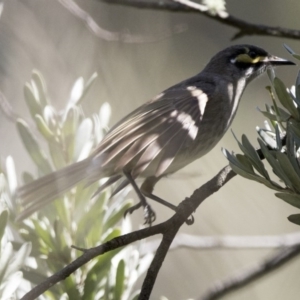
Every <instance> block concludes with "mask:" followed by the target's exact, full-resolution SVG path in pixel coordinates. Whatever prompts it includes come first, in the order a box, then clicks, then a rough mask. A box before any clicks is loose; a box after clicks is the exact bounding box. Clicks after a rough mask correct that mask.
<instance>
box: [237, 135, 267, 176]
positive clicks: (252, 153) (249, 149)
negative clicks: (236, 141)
mask: <svg viewBox="0 0 300 300" xmlns="http://www.w3.org/2000/svg"><path fill="white" fill-rule="evenodd" d="M242 144H243V146H244V148H245V150H246V153H245V154H246V155H247V156H248V157H249V158H250V159H251V162H252V164H253V166H254V167H255V169H256V170H257V171H258V172H259V173H260V174H261V175H262V176H264V177H265V178H266V179H270V178H269V174H268V172H267V170H266V169H265V166H264V164H263V163H262V161H261V160H260V158H259V156H258V154H257V152H256V150H255V148H254V147H253V146H252V145H251V143H250V142H249V140H248V138H247V136H246V135H244V134H243V135H242Z"/></svg>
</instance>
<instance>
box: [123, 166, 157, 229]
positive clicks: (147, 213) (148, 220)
mask: <svg viewBox="0 0 300 300" xmlns="http://www.w3.org/2000/svg"><path fill="white" fill-rule="evenodd" d="M123 173H124V175H125V176H126V178H127V179H128V181H129V182H130V184H131V185H132V187H133V189H134V190H135V192H136V194H137V195H138V197H139V199H140V202H139V203H138V204H136V205H133V206H132V207H130V208H129V209H127V210H126V211H125V214H124V215H125V216H126V214H127V213H130V214H131V213H133V212H134V211H135V210H137V209H138V208H140V207H141V206H143V207H144V218H145V224H149V225H150V226H151V224H152V223H153V222H154V221H155V219H156V215H155V212H154V211H153V210H152V208H151V206H150V205H149V204H148V203H147V201H146V198H145V196H144V195H143V194H142V193H141V190H140V189H139V187H138V186H137V184H136V182H135V180H134V179H133V177H132V175H131V173H130V172H127V171H124V170H123Z"/></svg>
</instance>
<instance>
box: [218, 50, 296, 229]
mask: <svg viewBox="0 0 300 300" xmlns="http://www.w3.org/2000/svg"><path fill="white" fill-rule="evenodd" d="M286 48H287V50H288V51H289V52H290V53H291V54H292V55H293V57H294V58H296V59H298V60H300V56H299V55H297V54H296V53H294V52H293V50H291V49H290V48H289V47H287V46H286ZM268 74H269V78H270V81H271V84H272V87H267V89H268V90H269V92H270V95H271V98H272V102H273V105H268V104H266V111H261V112H262V114H263V115H264V116H265V117H266V118H267V119H268V121H267V122H266V123H265V125H266V126H265V127H266V128H257V132H258V135H259V138H258V143H259V146H260V149H261V153H262V155H263V157H264V158H265V159H266V164H268V165H269V166H270V167H271V168H272V171H273V173H274V174H273V175H275V176H276V178H273V177H274V176H273V175H270V174H269V172H268V171H267V169H266V168H265V164H264V163H263V162H262V161H261V158H260V157H259V155H258V153H257V151H256V150H255V148H254V146H253V145H251V143H250V142H249V140H248V139H247V137H246V136H245V135H243V136H242V140H241V142H239V141H238V140H237V142H238V145H239V147H240V149H241V151H242V152H243V154H230V153H229V152H228V151H227V150H224V153H225V155H226V157H227V159H228V160H229V163H230V166H231V168H232V169H233V170H234V171H235V172H236V173H237V174H239V175H241V176H243V177H245V178H247V179H250V180H254V181H257V182H259V183H262V184H264V185H266V186H267V187H268V188H270V189H273V190H275V191H276V193H275V196H276V197H278V198H280V199H282V200H284V201H285V202H287V203H289V204H290V205H293V206H295V207H297V208H300V157H299V156H300V72H299V73H298V76H297V79H296V84H295V87H293V88H292V89H288V88H287V87H286V86H285V84H284V83H283V82H282V81H281V80H280V79H279V78H278V77H276V75H275V73H274V70H269V72H268ZM275 95H276V97H277V99H278V100H279V103H280V104H281V105H282V106H283V108H282V107H280V106H279V103H278V101H277V100H276V97H275ZM270 125H271V126H270ZM288 219H289V220H290V221H291V222H293V223H295V224H298V225H300V214H294V215H291V216H289V217H288Z"/></svg>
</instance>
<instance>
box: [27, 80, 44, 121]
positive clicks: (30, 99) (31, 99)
mask: <svg viewBox="0 0 300 300" xmlns="http://www.w3.org/2000/svg"><path fill="white" fill-rule="evenodd" d="M24 97H25V101H26V104H27V107H28V109H29V111H30V114H31V117H32V118H34V117H35V115H36V114H39V115H41V114H42V111H43V107H42V106H41V105H40V103H39V100H38V99H37V98H36V95H35V94H34V92H33V89H32V87H31V85H30V84H29V83H26V84H25V86H24Z"/></svg>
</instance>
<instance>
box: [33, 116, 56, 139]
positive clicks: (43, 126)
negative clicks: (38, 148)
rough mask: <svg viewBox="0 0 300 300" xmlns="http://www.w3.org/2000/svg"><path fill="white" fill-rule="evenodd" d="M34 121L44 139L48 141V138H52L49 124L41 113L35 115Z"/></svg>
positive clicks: (52, 134)
mask: <svg viewBox="0 0 300 300" xmlns="http://www.w3.org/2000/svg"><path fill="white" fill-rule="evenodd" d="M35 122H36V126H37V128H38V130H39V132H40V133H41V134H42V136H43V137H44V138H45V139H46V140H48V141H49V140H50V139H53V138H54V133H53V131H52V130H51V129H50V128H49V126H48V125H47V123H46V122H45V120H44V119H43V117H42V116H41V115H38V114H37V115H35Z"/></svg>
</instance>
